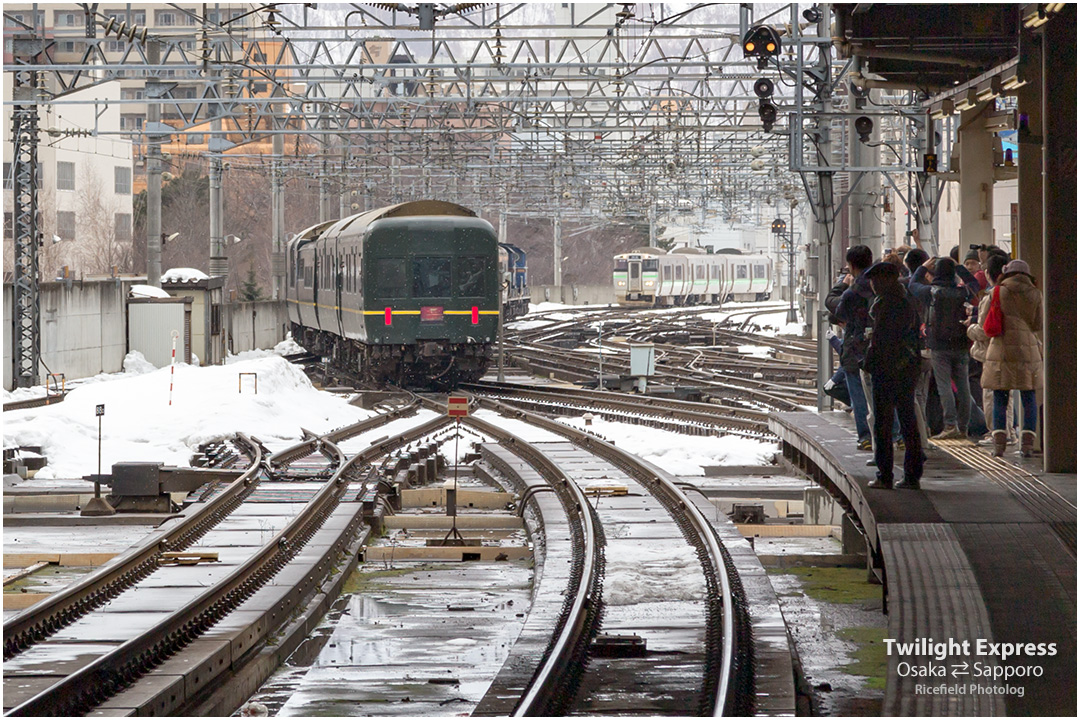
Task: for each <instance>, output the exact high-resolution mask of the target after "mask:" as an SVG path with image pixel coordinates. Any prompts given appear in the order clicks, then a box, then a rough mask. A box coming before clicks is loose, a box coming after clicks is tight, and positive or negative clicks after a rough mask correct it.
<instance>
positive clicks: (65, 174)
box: [56, 161, 75, 190]
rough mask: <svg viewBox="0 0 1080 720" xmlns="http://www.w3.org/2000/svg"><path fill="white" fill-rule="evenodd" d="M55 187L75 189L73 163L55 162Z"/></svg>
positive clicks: (58, 188)
mask: <svg viewBox="0 0 1080 720" xmlns="http://www.w3.org/2000/svg"><path fill="white" fill-rule="evenodd" d="M56 189H57V190H74V189H75V163H73V162H63V161H61V162H58V163H56Z"/></svg>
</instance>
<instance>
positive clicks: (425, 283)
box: [413, 257, 451, 298]
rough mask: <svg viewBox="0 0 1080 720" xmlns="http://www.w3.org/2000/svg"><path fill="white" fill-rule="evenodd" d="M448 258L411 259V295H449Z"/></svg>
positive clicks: (419, 296) (420, 296)
mask: <svg viewBox="0 0 1080 720" xmlns="http://www.w3.org/2000/svg"><path fill="white" fill-rule="evenodd" d="M450 288H451V283H450V258H439V257H418V258H414V259H413V297H418V298H422V297H450Z"/></svg>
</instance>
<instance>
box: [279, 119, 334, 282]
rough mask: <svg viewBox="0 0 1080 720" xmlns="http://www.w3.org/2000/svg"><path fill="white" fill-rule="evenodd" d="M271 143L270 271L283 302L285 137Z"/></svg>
mask: <svg viewBox="0 0 1080 720" xmlns="http://www.w3.org/2000/svg"><path fill="white" fill-rule="evenodd" d="M274 124H275V125H276V124H277V123H274ZM271 142H272V145H271V150H272V152H273V154H274V159H273V160H272V161H271V164H270V271H271V274H272V275H273V282H272V288H271V292H272V293H273V295H272V297H273V299H274V300H281V299H282V298H283V297H285V191H284V190H285V188H284V182H283V178H282V174H283V172H284V171H283V169H282V156H284V154H285V136H284V135H282V134H280V133H275V134H274V138H273V140H272V141H271ZM320 215H321V212H320Z"/></svg>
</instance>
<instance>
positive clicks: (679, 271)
mask: <svg viewBox="0 0 1080 720" xmlns="http://www.w3.org/2000/svg"><path fill="white" fill-rule="evenodd" d="M675 279H676V280H682V265H676V266H675Z"/></svg>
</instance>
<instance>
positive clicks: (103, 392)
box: [4, 341, 373, 487]
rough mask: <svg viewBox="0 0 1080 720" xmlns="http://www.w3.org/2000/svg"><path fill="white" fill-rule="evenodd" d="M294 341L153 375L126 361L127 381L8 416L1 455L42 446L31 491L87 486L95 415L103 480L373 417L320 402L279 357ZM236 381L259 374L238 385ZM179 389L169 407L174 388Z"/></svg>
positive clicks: (135, 360) (328, 397) (115, 377)
mask: <svg viewBox="0 0 1080 720" xmlns="http://www.w3.org/2000/svg"><path fill="white" fill-rule="evenodd" d="M296 349H297V346H296V345H295V343H293V342H291V341H286V342H284V343H281V344H279V345H278V346H277V347H276V348H275V349H274V350H272V351H271V350H256V351H252V352H247V353H242V354H241V355H240V356H235V357H231V358H229V360H228V363H227V364H226V365H220V366H212V367H194V366H191V365H185V364H183V363H180V364H177V365H176V375H175V378H172V377H171V376H170V369H169V368H167V367H166V368H162V369H160V370H159V369H156V368H154V367H153V366H152V365H150V364H149V363H148V362H146V360H145V359H143V358H142V356H141V355H140V354H139V353H131V354H129V355H128V357H127V358H125V361H124V372H121V373H113V374H109V375H99V376H97V377H94V378H88V379H87V380H85V381H82V382H81V383H79V384H78V385H77V387H75V388H74V389H73V390H71V392H70V393H68V396H67V398H66V399H65V400H64V402H62V403H58V404H56V405H50V406H47V407H40V408H32V409H30V410H19V411H12V412H7V413H5V414H4V447H13V446H20V445H40V446H42V451H43V453H44V454H45V455H46V456H47V457H48V459H49V464H48V465H46V466H45V467H44V468H42V469H41V470H40V471H39V472H38V473H37V475H36V477H34V478H32V479H31V480H28V481H26V485H27V486H35V487H47V486H48V485H49V484H50V483H49V482H48V481H49V480H54V479H70V478H80V477H82V476H83V475H88V474H91V473H94V472H96V471H97V428H98V423H97V418H96V417H95V414H94V409H95V406H96V405H99V404H103V405H105V415H104V417H103V418H102V446H101V452H102V459H101V467H102V470H103V471H105V472H107V471H108V469H109V468H110V467H111V466H112V464H113V463H115V462H126V461H156V462H163V463H165V464H167V465H179V466H186V465H188V462H189V459H190V456H191V453H192V452H193V451H194V450H195V448H197V447H198V446H199V445H200V444H202V443H204V442H208V441H210V440H216V439H220V438H224V437H228V436H230V435H232V434H234V433H236V432H243V433H246V434H248V435H254V436H256V437H258V438H259V439H260V440H262V441H263V442H265V443H266V444H267V445H268V446H270V447H271V448H273V447H274V446H279V445H280V446H283V445H285V444H289V443H291V442H295V441H297V440H299V439H300V437H301V435H302V431H301V428H307V429H308V430H311V431H313V432H327V431H329V430H332V429H334V428H338V427H341V426H343V425H347V424H350V423H354V422H357V421H358V420H362V419H364V418H367V417H370V416H371V415H372V414H373V413H372V412H371V411H368V410H363V409H361V408H358V407H354V406H352V405H349V404H348V400H347V398H344V397H341V396H336V395H332V394H330V393H326V392H320V391H319V390H316V389H315V388H314V387H312V385H311V382H310V381H309V380H308V378H307V377H306V376H305V375H304V373H303V371H302V370H301V369H300V368H299V367H296V366H295V365H292V364H290V363H289V362H287V361H286V360H284V359H283V358H282V357H281V355H284V354H289V353H292V352H296ZM239 373H256V374H257V376H258V384H259V391H258V394H255V392H254V382H253V380H254V379H253V378H251V377H245V378H244V382H243V383H241V378H240V375H239ZM170 382H172V384H173V390H172V404H171V405H170V404H169V386H170Z"/></svg>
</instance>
